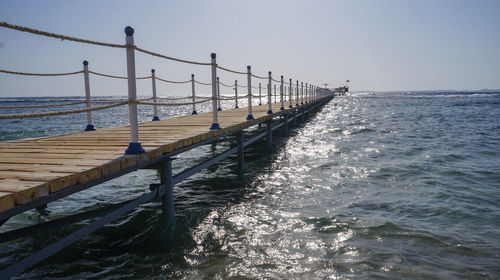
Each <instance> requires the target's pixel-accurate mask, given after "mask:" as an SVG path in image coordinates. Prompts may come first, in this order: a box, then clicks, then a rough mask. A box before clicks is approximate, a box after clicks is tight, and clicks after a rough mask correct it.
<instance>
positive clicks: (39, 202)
mask: <svg viewBox="0 0 500 280" xmlns="http://www.w3.org/2000/svg"><path fill="white" fill-rule="evenodd" d="M0 27H3V28H8V29H11V30H16V31H20V32H26V33H30V34H35V35H40V36H45V37H51V38H56V39H61V40H65V41H72V42H78V43H84V44H91V45H98V46H102V47H108V48H115V49H123V50H125V53H126V59H127V76H117V75H111V74H104V73H99V72H95V71H91V70H90V69H89V63H88V61H86V60H84V61H83V70H81V71H73V72H65V73H30V72H20V71H14V70H6V69H0V73H3V74H7V75H21V76H43V77H47V76H51V77H54V76H68V75H80V74H83V81H84V90H85V101H81V102H73V103H65V104H48V105H39V104H36V105H32V104H30V105H21V106H10V105H7V106H0V109H2V110H3V109H6V110H14V111H8V112H10V113H9V114H0V121H4V120H6V121H9V120H12V119H26V118H40V117H48V116H59V115H68V114H79V113H86V116H87V118H86V121H87V126H86V128H85V131H84V132H77V133H70V134H64V135H55V136H48V137H39V138H32V139H21V140H15V141H6V142H0V243H4V242H8V241H12V240H15V239H19V238H23V237H26V236H31V235H35V234H38V233H41V232H47V231H48V230H51V229H54V228H59V227H62V226H66V225H71V224H74V223H78V222H80V221H84V220H90V221H89V222H88V223H87V224H86V225H85V226H83V227H81V228H79V229H77V230H75V231H73V232H71V233H69V234H68V235H66V236H65V237H63V238H60V239H59V240H57V241H55V242H54V243H52V244H49V245H48V246H47V247H45V248H43V249H41V250H39V251H37V252H35V253H33V254H31V255H29V256H27V257H25V258H23V259H21V260H20V261H18V262H16V263H9V264H3V265H1V264H0V279H9V278H11V277H13V276H15V275H18V274H20V273H22V272H23V271H25V270H27V269H29V268H30V267H32V266H34V265H36V264H38V263H40V262H41V261H43V260H45V259H47V258H49V257H50V256H52V255H54V254H55V253H57V252H58V251H60V250H61V249H63V248H65V247H67V246H69V245H71V244H72V243H74V242H76V241H78V240H79V239H81V238H83V237H85V236H87V235H89V234H91V233H92V232H94V231H96V230H98V229H99V228H102V227H103V226H105V225H106V224H108V223H110V222H113V221H114V220H116V219H117V218H119V217H120V216H122V215H124V214H125V213H127V212H129V211H131V210H132V209H134V208H135V207H137V206H139V205H141V204H144V203H148V202H152V201H159V202H161V206H162V212H163V213H164V214H165V215H166V217H172V215H173V214H174V185H176V184H178V183H180V182H182V181H183V180H185V179H187V178H189V177H190V176H192V175H194V174H196V173H198V172H200V171H201V170H203V169H205V168H207V167H209V166H211V165H213V164H215V163H217V162H219V161H221V160H223V159H225V158H227V157H229V156H231V155H232V154H236V155H237V156H236V160H237V176H238V177H239V178H240V179H241V178H243V175H244V166H245V164H244V162H245V160H244V158H245V157H244V151H245V147H246V146H248V145H251V144H252V143H255V142H256V141H259V140H260V139H266V142H267V149H268V150H269V151H271V149H272V147H273V144H272V143H273V131H275V130H276V129H279V128H281V129H282V132H283V134H284V135H287V134H288V129H289V124H290V123H291V124H292V125H293V126H296V124H297V122H298V121H302V122H304V121H305V120H306V117H308V116H310V115H312V114H314V113H315V112H316V111H318V110H319V109H320V108H321V107H322V106H323V105H324V104H325V103H326V102H328V101H329V100H331V99H332V98H334V96H335V92H334V91H331V90H328V89H326V88H320V87H318V86H315V85H313V84H311V83H304V82H299V81H298V80H296V81H295V82H293V81H292V79H291V78H289V79H288V82H287V83H286V82H285V79H284V76H280V79H273V77H272V72H271V71H269V72H268V73H267V75H266V76H258V75H255V74H253V73H252V71H251V66H247V67H246V71H237V70H231V69H228V68H224V67H222V66H220V65H218V64H217V62H216V54H215V53H211V55H210V58H211V61H210V62H197V61H189V60H184V59H178V58H173V57H170V56H166V55H163V54H159V53H155V52H152V51H148V50H145V49H142V48H139V47H138V46H136V45H135V44H134V37H133V34H134V30H133V28H131V27H130V26H128V27H126V28H125V35H126V36H125V45H121V44H112V43H106V42H97V41H92V40H86V39H81V38H76V37H70V36H66V35H61V34H55V33H50V32H47V31H41V30H36V29H33V28H28V27H23V26H17V25H12V24H9V23H6V22H0ZM136 51H137V52H141V53H144V54H147V55H150V56H154V57H157V58H161V59H165V60H169V61H174V62H178V63H185V64H190V65H196V66H197V67H205V66H208V67H210V78H211V82H200V81H198V80H195V77H194V74H191V75H190V76H191V77H190V78H191V79H189V80H184V81H171V80H167V79H163V78H160V77H156V73H155V70H154V69H151V75H150V76H146V77H136V74H135V52H136ZM217 70H219V71H222V72H223V73H230V75H233V77H234V75H242V76H243V78H244V79H243V80H246V84H245V85H243V84H242V83H240V84H238V80H234V84H233V83H230V84H224V83H223V82H222V81H220V79H219V76H218V75H217ZM90 74H93V75H97V76H103V77H106V78H113V79H123V80H126V81H127V88H128V99H127V100H126V101H118V102H116V101H109V102H108V101H99V100H93V99H92V98H91V94H90ZM252 78H254V79H259V80H261V81H260V82H258V83H256V84H258V86H252ZM142 79H150V80H151V82H152V84H151V85H152V87H151V89H152V98H147V99H137V89H136V81H137V80H142ZM156 82H164V83H167V84H185V85H186V86H189V90H190V91H191V95H190V96H182V97H167V96H163V97H159V96H157V92H156V91H157V90H156ZM196 84H198V85H201V86H209V87H210V88H211V96H203V95H196V89H195V85H196ZM264 86H265V87H264ZM273 86H274V94H273ZM221 87H226V88H227V89H226V91H234V95H232V94H231V95H221ZM238 88H244V89H246V95H243V96H242V95H240V96H238ZM263 89H264V90H265V91H266V92H265V93H264V94H265V95H263V94H262V91H263ZM287 89H288V93H287ZM257 90H258V95H257V92H256V91H257ZM277 90H278V91H279V93H277ZM346 90H347V89H346ZM184 91H186V90H184ZM232 93H233V92H232ZM278 96H279V101H277V97H278ZM254 97H255V98H258V104H259V105H258V106H255V105H254V102H253V101H252V98H254ZM263 97H264V98H263ZM266 97H267V98H266ZM273 97H274V100H275V101H274V103H273V102H272V98H273ZM240 99H247V100H248V101H247V102H246V104H243V105H246V106H248V107H245V108H239V106H238V100H240ZM265 99H267V100H265ZM162 100H163V101H162ZM188 100H189V101H188ZM222 100H224V101H228V100H229V101H234V107H233V108H235V109H227V108H226V109H225V108H222V107H223V106H222V105H226V106H227V104H221V101H222ZM266 101H267V102H266ZM205 102H211V105H212V106H211V112H208V113H199V114H198V113H197V111H196V105H197V104H199V103H205ZM93 103H98V104H104V105H99V106H92V104H93ZM264 103H266V104H265V105H264ZM77 104H80V105H84V104H85V107H84V108H81V107H72V109H67V110H53V109H47V108H53V107H64V106H75V105H77ZM125 105H127V106H128V113H129V119H128V123H129V124H130V125H128V126H120V127H108V128H101V129H98V130H95V127H94V125H93V117H92V112H93V111H97V110H105V109H109V108H113V107H118V106H125ZM138 105H141V106H153V114H152V117H153V118H152V121H150V122H146V123H141V124H139V122H138V113H139V111H138V109H137V107H138ZM158 106H192V115H189V116H179V117H172V118H168V119H163V120H160V117H159V111H158V108H157V107H158ZM231 106H232V105H231ZM26 108H29V110H27V111H21V112H20V113H19V110H24V109H26ZM33 109H34V110H35V111H36V110H37V109H43V110H44V111H41V112H40V111H39V112H33ZM223 109H224V110H223ZM13 112H14V113H13ZM49 121H50V120H49ZM82 123H83V122H82ZM221 141H227V142H229V143H230V145H228V146H229V148H228V149H227V150H225V151H223V152H221V153H219V154H216V155H211V157H210V158H209V159H207V160H205V161H203V162H201V163H194V164H193V166H190V167H188V168H185V169H183V171H181V172H179V173H178V174H173V172H172V171H173V170H172V161H174V160H175V156H178V155H181V154H182V153H183V152H186V151H189V150H191V149H194V148H197V147H200V146H202V145H207V144H214V143H218V142H221ZM138 169H156V170H158V171H159V175H160V176H159V183H155V184H151V185H150V186H149V191H145V192H144V193H141V194H139V195H138V196H137V197H136V198H133V199H131V200H128V201H122V202H120V203H115V204H111V203H110V204H109V205H106V206H104V207H101V208H98V209H93V210H89V211H81V212H78V213H77V214H72V215H67V216H65V217H60V218H57V219H53V220H49V221H43V222H39V223H33V224H31V225H27V226H24V227H20V228H15V229H11V230H10V231H7V232H4V231H2V230H1V229H2V228H1V226H2V225H3V224H4V223H5V222H6V221H8V220H9V219H10V218H12V217H14V216H16V215H19V214H22V213H24V212H26V211H30V210H33V209H37V210H39V211H40V210H42V209H44V208H46V207H50V203H51V202H54V201H57V200H60V199H64V198H65V197H67V196H69V195H72V194H75V193H78V192H80V191H83V190H85V189H88V188H90V187H93V186H96V185H99V184H101V183H104V182H107V181H109V180H111V179H114V178H117V177H120V176H122V175H125V174H128V173H130V172H133V171H136V170H138Z"/></svg>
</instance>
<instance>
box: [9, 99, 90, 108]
mask: <svg viewBox="0 0 500 280" xmlns="http://www.w3.org/2000/svg"><path fill="white" fill-rule="evenodd" d="M83 103H86V102H85V101H81V102H73V103H64V104H49V105H31V106H0V109H20V108H50V107H63V106H71V105H78V104H83Z"/></svg>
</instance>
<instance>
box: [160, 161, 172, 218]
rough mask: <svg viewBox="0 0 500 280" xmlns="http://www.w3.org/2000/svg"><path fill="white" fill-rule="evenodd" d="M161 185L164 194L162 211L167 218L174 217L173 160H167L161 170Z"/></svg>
mask: <svg viewBox="0 0 500 280" xmlns="http://www.w3.org/2000/svg"><path fill="white" fill-rule="evenodd" d="M160 179H161V184H162V186H163V187H164V190H165V191H164V193H163V195H162V196H161V210H162V212H163V214H165V215H167V216H173V215H174V185H173V183H172V160H170V159H169V160H166V161H164V162H163V163H162V164H161V168H160Z"/></svg>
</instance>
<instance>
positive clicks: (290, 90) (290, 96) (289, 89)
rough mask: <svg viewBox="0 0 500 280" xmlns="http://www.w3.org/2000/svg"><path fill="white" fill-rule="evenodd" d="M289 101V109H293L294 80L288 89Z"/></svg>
mask: <svg viewBox="0 0 500 280" xmlns="http://www.w3.org/2000/svg"><path fill="white" fill-rule="evenodd" d="M288 99H290V106H288V108H293V105H292V79H290V85H289V87H288Z"/></svg>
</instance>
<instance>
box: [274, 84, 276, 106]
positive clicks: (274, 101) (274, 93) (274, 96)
mask: <svg viewBox="0 0 500 280" xmlns="http://www.w3.org/2000/svg"><path fill="white" fill-rule="evenodd" d="M274 103H276V84H274Z"/></svg>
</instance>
